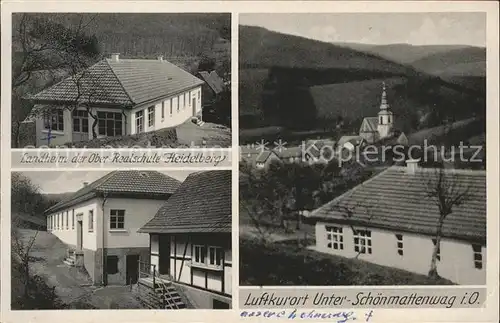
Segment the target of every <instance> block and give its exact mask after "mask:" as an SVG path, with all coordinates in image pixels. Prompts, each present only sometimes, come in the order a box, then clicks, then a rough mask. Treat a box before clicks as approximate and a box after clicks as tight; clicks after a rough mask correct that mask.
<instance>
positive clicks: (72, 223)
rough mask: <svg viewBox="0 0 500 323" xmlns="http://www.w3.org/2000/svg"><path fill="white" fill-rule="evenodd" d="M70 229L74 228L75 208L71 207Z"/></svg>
mask: <svg viewBox="0 0 500 323" xmlns="http://www.w3.org/2000/svg"><path fill="white" fill-rule="evenodd" d="M71 229H72V230H74V229H75V209H73V214H72V216H71Z"/></svg>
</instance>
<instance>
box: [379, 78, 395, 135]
mask: <svg viewBox="0 0 500 323" xmlns="http://www.w3.org/2000/svg"><path fill="white" fill-rule="evenodd" d="M393 124H394V116H393V114H392V111H391V109H390V108H389V104H387V94H386V92H385V82H384V83H383V84H382V100H381V102H380V111H379V113H378V126H377V131H378V134H379V138H385V137H388V136H390V135H391V134H392V128H393Z"/></svg>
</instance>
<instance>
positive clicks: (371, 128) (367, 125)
mask: <svg viewBox="0 0 500 323" xmlns="http://www.w3.org/2000/svg"><path fill="white" fill-rule="evenodd" d="M377 127H378V117H366V118H364V119H363V123H361V128H360V129H359V132H376V131H377Z"/></svg>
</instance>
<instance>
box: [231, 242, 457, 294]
mask: <svg viewBox="0 0 500 323" xmlns="http://www.w3.org/2000/svg"><path fill="white" fill-rule="evenodd" d="M240 284H241V285H243V286H244V285H253V286H264V285H316V286H324V285H333V286H335V285H449V284H452V283H451V282H450V281H448V280H445V279H441V278H439V279H430V278H428V277H427V276H424V275H418V274H414V273H411V272H408V271H404V270H400V269H395V268H391V267H385V266H380V265H376V264H372V263H369V262H366V261H363V260H358V259H349V258H344V257H340V256H333V255H327V254H322V253H319V252H317V251H314V250H309V249H304V248H298V247H297V246H296V245H295V246H294V245H291V244H290V245H287V244H284V243H279V244H278V243H276V244H265V243H260V242H257V241H255V240H251V239H246V238H242V239H241V240H240Z"/></svg>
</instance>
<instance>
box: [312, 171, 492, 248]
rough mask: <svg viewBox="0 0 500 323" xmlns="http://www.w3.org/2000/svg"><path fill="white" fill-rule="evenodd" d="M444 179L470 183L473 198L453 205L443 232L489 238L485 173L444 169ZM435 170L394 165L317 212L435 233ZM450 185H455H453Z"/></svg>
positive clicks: (337, 219)
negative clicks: (431, 188) (430, 193)
mask: <svg viewBox="0 0 500 323" xmlns="http://www.w3.org/2000/svg"><path fill="white" fill-rule="evenodd" d="M444 172H445V173H444V176H445V177H444V178H446V180H447V181H448V182H449V183H451V181H453V183H454V184H453V185H454V187H455V188H456V189H463V188H468V198H467V199H466V200H465V201H464V202H463V203H462V204H461V205H455V206H453V213H452V214H450V215H448V216H447V218H446V220H445V221H444V227H443V236H445V237H448V238H455V239H461V240H473V241H480V242H483V243H484V242H485V241H486V172H485V171H473V170H455V169H446V170H444ZM437 176H438V175H437V173H436V170H435V169H419V170H417V171H416V172H415V173H414V174H411V173H409V172H408V171H407V169H406V167H397V166H393V167H391V168H388V169H387V170H385V171H383V172H382V173H380V174H378V175H376V176H374V177H372V178H371V179H369V180H367V181H365V182H364V183H362V184H360V185H358V186H356V187H355V188H353V189H351V190H350V191H348V192H346V193H344V194H342V195H340V196H339V197H337V198H335V199H334V200H333V201H331V202H329V203H327V204H325V205H323V206H322V207H320V208H318V209H317V210H315V211H313V212H312V214H311V216H312V217H313V218H315V219H316V220H318V219H319V220H320V221H327V222H329V221H331V222H343V223H348V224H351V225H359V226H366V227H375V228H383V229H387V230H393V231H403V232H413V233H417V234H426V235H431V236H432V235H435V233H436V223H437V221H438V217H439V210H438V206H437V205H436V203H435V202H434V200H433V199H432V198H430V197H429V196H428V193H427V192H428V191H429V188H428V183H429V181H433V182H435V181H436V180H437ZM450 187H451V185H450Z"/></svg>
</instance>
